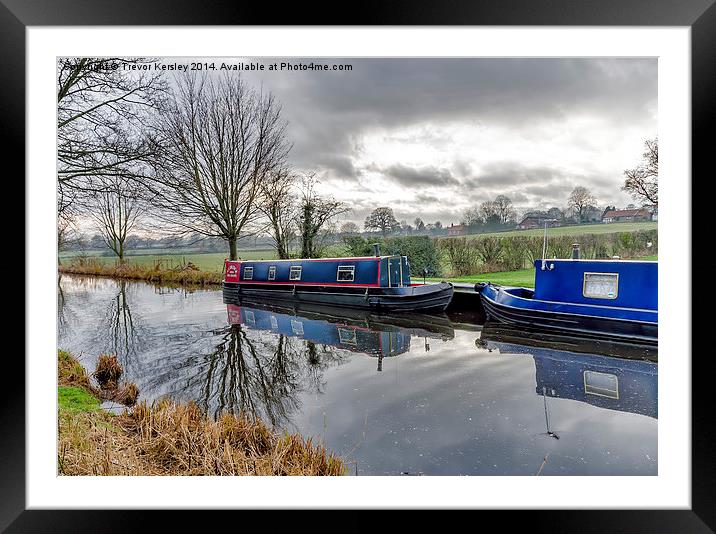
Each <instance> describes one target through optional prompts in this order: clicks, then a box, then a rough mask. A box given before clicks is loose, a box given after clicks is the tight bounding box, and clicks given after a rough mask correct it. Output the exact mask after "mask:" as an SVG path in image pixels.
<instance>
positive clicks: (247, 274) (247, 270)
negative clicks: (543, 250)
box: [244, 267, 254, 280]
mask: <svg viewBox="0 0 716 534" xmlns="http://www.w3.org/2000/svg"><path fill="white" fill-rule="evenodd" d="M253 277H254V268H253V267H244V280H252V279H253Z"/></svg>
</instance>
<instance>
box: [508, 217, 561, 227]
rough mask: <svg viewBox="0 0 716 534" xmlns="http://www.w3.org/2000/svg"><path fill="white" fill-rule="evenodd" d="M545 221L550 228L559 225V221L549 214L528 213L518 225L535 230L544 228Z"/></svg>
mask: <svg viewBox="0 0 716 534" xmlns="http://www.w3.org/2000/svg"><path fill="white" fill-rule="evenodd" d="M545 221H546V222H547V227H548V228H553V227H555V226H559V221H557V220H554V219H551V218H550V217H548V216H547V215H527V216H525V217H524V218H523V219H522V220H521V221H520V223H519V224H518V225H517V229H518V230H533V229H535V228H544V223H545Z"/></svg>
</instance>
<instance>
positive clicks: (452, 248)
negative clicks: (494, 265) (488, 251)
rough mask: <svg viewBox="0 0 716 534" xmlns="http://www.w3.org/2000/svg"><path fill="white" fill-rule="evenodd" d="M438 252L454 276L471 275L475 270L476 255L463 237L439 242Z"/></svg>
mask: <svg viewBox="0 0 716 534" xmlns="http://www.w3.org/2000/svg"><path fill="white" fill-rule="evenodd" d="M440 250H441V251H442V253H443V256H444V257H445V258H446V259H447V262H448V264H449V265H450V272H451V273H452V274H453V275H456V276H463V275H468V274H472V273H474V272H475V269H476V268H477V254H476V253H475V250H474V248H473V247H472V246H471V245H470V243H469V242H468V240H467V239H465V238H464V237H460V238H454V239H442V240H440Z"/></svg>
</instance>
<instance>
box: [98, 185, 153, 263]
mask: <svg viewBox="0 0 716 534" xmlns="http://www.w3.org/2000/svg"><path fill="white" fill-rule="evenodd" d="M89 213H90V216H91V217H92V219H93V220H94V222H95V226H96V228H97V230H98V231H99V233H100V235H101V236H102V239H103V240H104V243H105V244H106V245H107V247H108V248H109V249H110V250H112V252H114V253H115V254H116V255H117V258H118V259H119V261H120V263H123V262H124V253H125V243H126V241H127V237H128V236H129V232H131V231H132V230H133V229H134V227H135V224H136V222H137V217H138V216H139V213H140V209H139V200H138V198H137V195H136V193H135V192H134V190H133V188H132V187H131V186H130V185H129V184H128V183H127V182H124V181H123V180H122V179H120V178H116V179H114V180H111V181H109V180H106V181H105V185H104V186H103V187H102V191H100V192H98V193H96V194H95V195H94V201H93V203H92V205H91V207H90V208H89Z"/></svg>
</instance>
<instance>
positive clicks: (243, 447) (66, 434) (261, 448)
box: [58, 401, 346, 476]
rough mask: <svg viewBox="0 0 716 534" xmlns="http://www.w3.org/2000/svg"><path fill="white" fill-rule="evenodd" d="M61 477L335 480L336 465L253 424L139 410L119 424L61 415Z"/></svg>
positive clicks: (180, 410) (316, 448) (296, 440)
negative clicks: (297, 477) (331, 477)
mask: <svg viewBox="0 0 716 534" xmlns="http://www.w3.org/2000/svg"><path fill="white" fill-rule="evenodd" d="M58 465H59V473H60V474H63V475H107V476H113V475H193V476H197V475H289V476H290V475H301V476H321V475H342V474H344V473H345V472H346V467H345V465H344V463H343V461H342V460H341V459H340V458H338V457H336V456H334V455H333V454H329V453H328V452H327V451H326V449H325V448H324V447H322V446H320V445H314V444H313V443H312V441H311V440H310V439H308V440H306V439H304V438H302V437H301V436H298V435H295V434H293V435H289V434H286V435H278V434H276V433H275V432H273V431H271V430H270V429H269V428H268V427H266V425H265V424H264V423H263V422H261V421H258V420H256V421H254V420H251V419H249V418H247V417H245V416H234V415H229V414H227V415H224V416H222V417H220V418H219V420H218V421H212V420H210V419H208V418H207V417H206V416H205V415H204V414H203V413H202V412H201V411H200V410H199V408H198V407H197V406H196V405H195V404H193V403H188V404H177V403H173V402H171V401H162V402H159V403H156V404H155V405H153V406H148V405H147V404H146V403H142V404H140V405H138V406H135V407H134V408H133V409H131V410H127V411H125V412H124V413H123V414H121V415H119V416H111V415H109V414H107V413H104V412H99V413H81V414H61V417H60V445H59V455H58Z"/></svg>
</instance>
